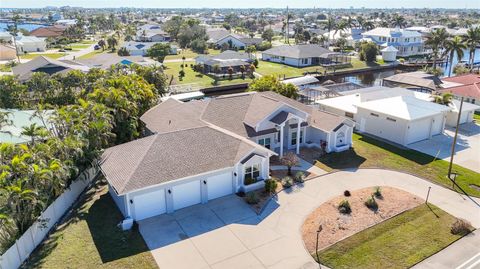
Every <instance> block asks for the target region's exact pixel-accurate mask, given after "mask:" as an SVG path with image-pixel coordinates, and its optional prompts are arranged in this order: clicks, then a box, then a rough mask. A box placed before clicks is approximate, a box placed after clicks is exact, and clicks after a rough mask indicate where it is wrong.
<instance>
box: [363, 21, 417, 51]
mask: <svg viewBox="0 0 480 269" xmlns="http://www.w3.org/2000/svg"><path fill="white" fill-rule="evenodd" d="M362 36H363V38H365V39H369V40H372V41H373V42H375V43H376V44H377V45H379V46H380V47H381V48H386V47H389V46H393V47H395V48H396V49H397V50H398V52H397V56H398V57H409V56H414V55H423V54H425V53H426V52H425V47H424V43H423V38H422V34H421V33H419V32H417V31H409V30H405V29H400V28H382V27H379V28H375V29H373V30H370V31H367V32H364V33H362Z"/></svg>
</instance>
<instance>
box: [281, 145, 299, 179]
mask: <svg viewBox="0 0 480 269" xmlns="http://www.w3.org/2000/svg"><path fill="white" fill-rule="evenodd" d="M280 162H281V163H282V164H283V165H285V166H286V167H287V169H288V170H287V175H289V176H291V175H292V167H293V166H297V165H299V164H300V160H299V159H298V157H297V154H295V153H293V152H291V151H289V152H287V154H285V155H284V156H283V157H282V158H281V159H280Z"/></svg>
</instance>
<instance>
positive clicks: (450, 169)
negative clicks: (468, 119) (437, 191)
mask: <svg viewBox="0 0 480 269" xmlns="http://www.w3.org/2000/svg"><path fill="white" fill-rule="evenodd" d="M462 107H463V97H462V100H461V101H460V109H459V110H458V118H457V126H456V128H455V136H454V137H453V144H452V152H451V153H450V165H449V166H448V178H449V179H452V178H451V177H450V175H451V174H452V165H453V155H454V154H455V145H456V144H457V135H458V126H459V125H460V117H461V116H462Z"/></svg>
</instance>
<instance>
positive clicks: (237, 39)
mask: <svg viewBox="0 0 480 269" xmlns="http://www.w3.org/2000/svg"><path fill="white" fill-rule="evenodd" d="M262 41H263V39H261V38H250V37H247V36H244V35H239V34H228V35H226V36H224V37H222V38H220V39H218V40H217V41H216V42H215V46H216V47H218V48H221V47H223V46H224V44H227V45H228V48H230V49H240V50H243V49H245V48H247V47H249V46H252V45H253V46H257V45H259V44H260V43H262Z"/></svg>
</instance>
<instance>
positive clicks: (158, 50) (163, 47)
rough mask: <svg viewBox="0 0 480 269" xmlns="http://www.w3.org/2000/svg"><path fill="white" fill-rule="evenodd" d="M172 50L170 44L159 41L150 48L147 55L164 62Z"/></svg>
mask: <svg viewBox="0 0 480 269" xmlns="http://www.w3.org/2000/svg"><path fill="white" fill-rule="evenodd" d="M170 50H171V48H170V44H168V43H157V44H155V45H153V46H151V47H150V48H149V49H148V51H147V55H148V56H149V57H151V58H153V59H155V60H157V61H159V62H161V63H162V62H163V60H164V59H165V57H166V56H167V55H169V54H170Z"/></svg>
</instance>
